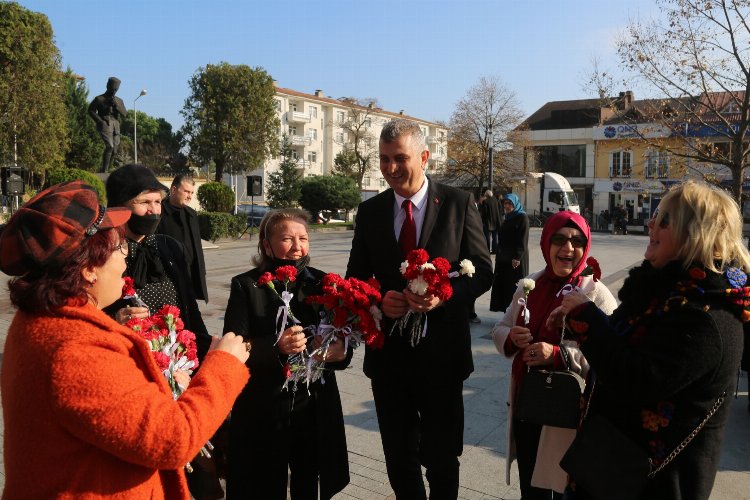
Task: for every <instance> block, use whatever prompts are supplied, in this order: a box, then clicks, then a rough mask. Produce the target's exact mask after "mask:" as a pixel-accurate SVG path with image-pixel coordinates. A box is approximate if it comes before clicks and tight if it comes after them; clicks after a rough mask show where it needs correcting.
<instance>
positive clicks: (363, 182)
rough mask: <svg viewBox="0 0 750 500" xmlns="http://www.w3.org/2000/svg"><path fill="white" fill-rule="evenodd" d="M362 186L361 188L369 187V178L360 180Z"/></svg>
mask: <svg viewBox="0 0 750 500" xmlns="http://www.w3.org/2000/svg"><path fill="white" fill-rule="evenodd" d="M362 185H363V186H369V185H370V178H369V177H365V178H363V179H362Z"/></svg>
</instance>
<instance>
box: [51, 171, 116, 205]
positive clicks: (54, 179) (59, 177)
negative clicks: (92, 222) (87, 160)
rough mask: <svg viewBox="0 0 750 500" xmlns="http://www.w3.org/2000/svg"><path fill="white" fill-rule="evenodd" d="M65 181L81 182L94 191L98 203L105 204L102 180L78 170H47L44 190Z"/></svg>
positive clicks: (104, 189) (105, 191)
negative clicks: (97, 196)
mask: <svg viewBox="0 0 750 500" xmlns="http://www.w3.org/2000/svg"><path fill="white" fill-rule="evenodd" d="M67 181H83V182H85V183H86V184H89V185H91V187H93V188H94V189H96V192H97V194H98V195H99V203H101V204H102V205H106V204H107V190H106V188H105V187H104V183H103V182H102V180H101V179H100V178H99V177H97V176H96V175H95V174H93V173H91V172H87V171H86V170H81V169H80V168H53V169H50V170H47V176H46V178H45V182H44V188H45V189H46V188H48V187H50V186H54V185H55V184H60V183H61V182H67Z"/></svg>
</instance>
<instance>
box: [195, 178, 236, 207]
mask: <svg viewBox="0 0 750 500" xmlns="http://www.w3.org/2000/svg"><path fill="white" fill-rule="evenodd" d="M196 196H197V197H198V203H200V205H201V208H202V209H203V210H205V211H207V212H229V211H231V210H232V208H233V207H234V191H232V188H230V187H229V186H227V185H226V184H224V183H222V182H207V183H205V184H202V185H201V186H200V187H199V188H198V193H196Z"/></svg>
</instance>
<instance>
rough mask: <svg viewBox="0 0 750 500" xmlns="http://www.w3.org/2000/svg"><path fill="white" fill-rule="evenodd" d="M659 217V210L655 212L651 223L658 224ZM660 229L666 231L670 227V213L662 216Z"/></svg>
mask: <svg viewBox="0 0 750 500" xmlns="http://www.w3.org/2000/svg"><path fill="white" fill-rule="evenodd" d="M658 216H659V209H658V208H657V209H656V210H654V215H653V216H652V217H651V220H650V221H649V222H651V223H652V224H656V218H657V217H658ZM659 227H660V228H662V229H666V228H668V227H669V212H667V213H665V214H664V215H662V216H661V222H660V223H659Z"/></svg>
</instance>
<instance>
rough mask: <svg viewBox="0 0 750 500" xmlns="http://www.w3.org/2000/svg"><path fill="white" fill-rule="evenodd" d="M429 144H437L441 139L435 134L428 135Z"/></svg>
mask: <svg viewBox="0 0 750 500" xmlns="http://www.w3.org/2000/svg"><path fill="white" fill-rule="evenodd" d="M426 139H427V144H437V143H438V142H440V139H439V138H438V137H437V136H435V135H428V136H427V138H426Z"/></svg>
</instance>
